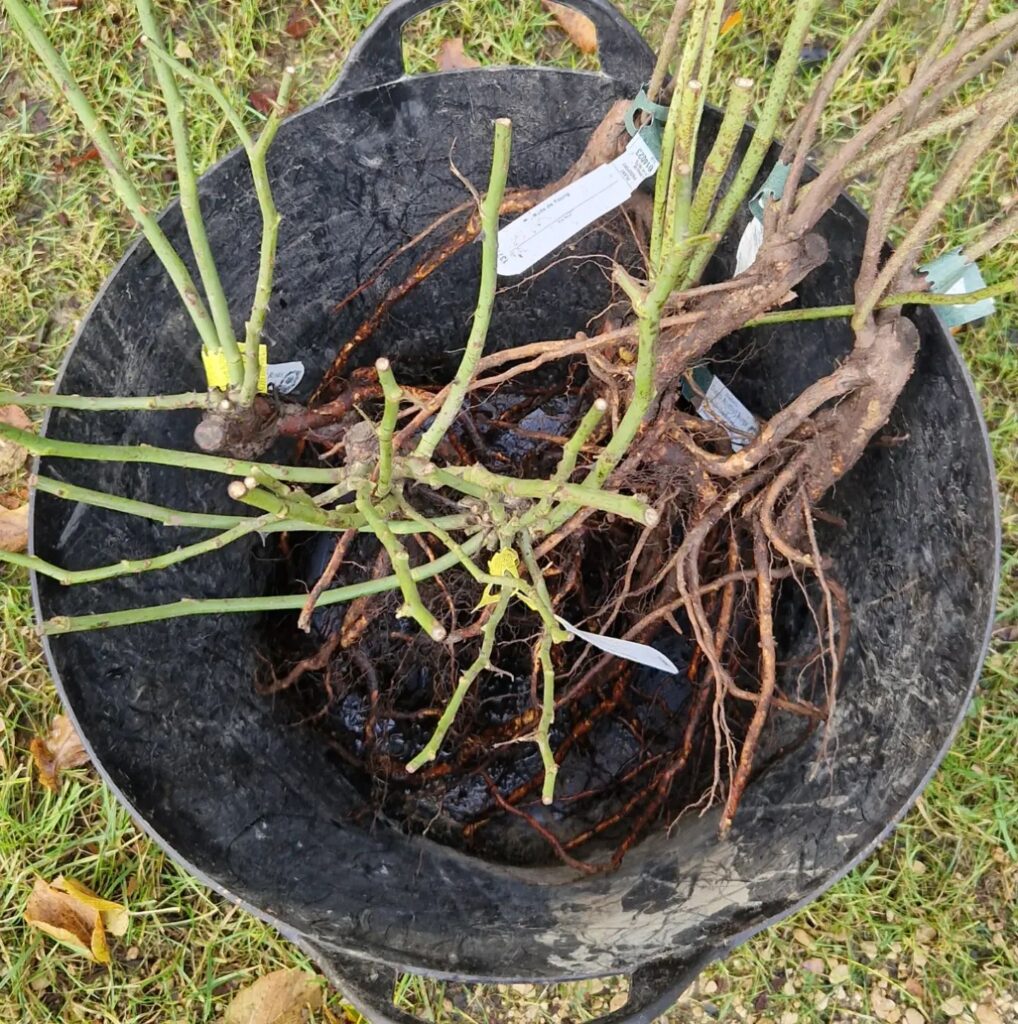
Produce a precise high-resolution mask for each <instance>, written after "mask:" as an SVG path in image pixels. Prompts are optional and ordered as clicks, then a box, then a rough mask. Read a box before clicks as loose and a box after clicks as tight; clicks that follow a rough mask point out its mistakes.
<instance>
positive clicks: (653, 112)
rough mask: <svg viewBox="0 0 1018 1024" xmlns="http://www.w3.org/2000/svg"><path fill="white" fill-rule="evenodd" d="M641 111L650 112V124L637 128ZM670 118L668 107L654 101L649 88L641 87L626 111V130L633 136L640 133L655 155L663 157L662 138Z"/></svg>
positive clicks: (658, 157) (659, 157)
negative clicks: (638, 115) (637, 118)
mask: <svg viewBox="0 0 1018 1024" xmlns="http://www.w3.org/2000/svg"><path fill="white" fill-rule="evenodd" d="M640 113H646V114H650V117H651V120H650V124H648V125H645V126H644V127H643V128H637V126H636V115H637V114H640ZM667 120H668V108H667V107H664V106H662V105H661V104H660V103H654V102H653V101H652V100H651V99H650V98H649V97H648V96H647V90H646V89H641V90H640V91H639V92H638V93H637V94H636V99H635V100H633V102H632V104H631V106H630V107H629V109H628V110H627V111H626V117H625V122H626V131H627V132H629V134H630V135H632V136H634V137H635V136H637V135H639V136H640V138H641V139H643V141H644V142H645V143H646V144H647V145H648V146H649V147H650V149H651V151H652V152H653V153H654V156H656V157H657V159H658V160H660V159H661V138H662V136H663V134H664V126H665V122H666V121H667Z"/></svg>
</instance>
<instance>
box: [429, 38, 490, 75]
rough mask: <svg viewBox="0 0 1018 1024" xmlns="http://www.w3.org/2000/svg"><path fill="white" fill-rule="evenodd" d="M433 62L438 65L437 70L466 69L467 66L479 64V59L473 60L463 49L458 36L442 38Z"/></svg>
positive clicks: (474, 66)
mask: <svg viewBox="0 0 1018 1024" xmlns="http://www.w3.org/2000/svg"><path fill="white" fill-rule="evenodd" d="M435 63H436V64H437V65H438V70H439V71H466V70H467V69H468V68H479V67H480V66H481V62H480V61H479V60H474V58H473V57H471V56H470V55H469V54H468V53H466V52H465V51H464V49H463V40H462V39H460V38H459V37H458V36H457V37H456V38H455V39H443V40H442V45H441V46H439V48H438V56H437V57H436V58H435Z"/></svg>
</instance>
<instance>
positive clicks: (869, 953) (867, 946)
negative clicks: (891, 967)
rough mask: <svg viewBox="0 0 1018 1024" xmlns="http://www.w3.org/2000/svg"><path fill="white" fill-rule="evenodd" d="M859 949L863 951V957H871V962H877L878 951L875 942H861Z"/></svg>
mask: <svg viewBox="0 0 1018 1024" xmlns="http://www.w3.org/2000/svg"><path fill="white" fill-rule="evenodd" d="M859 948H860V949H861V950H862V952H863V956H866V957H869V959H870V960H876V958H877V952H878V950H877V944H876V943H875V942H860V943H859Z"/></svg>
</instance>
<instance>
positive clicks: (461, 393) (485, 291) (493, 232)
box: [414, 118, 512, 459]
mask: <svg viewBox="0 0 1018 1024" xmlns="http://www.w3.org/2000/svg"><path fill="white" fill-rule="evenodd" d="M511 147H512V122H511V121H509V120H508V118H498V119H497V120H496V121H495V143H494V152H493V154H492V158H491V173H490V175H489V178H488V192H487V194H486V195H485V197H484V201H483V202H482V204H481V232H482V240H481V284H480V288H479V289H478V295H477V308H476V309H475V310H474V322H473V324H472V325H471V327H470V335H469V337H468V338H467V345H466V348H465V349H464V350H463V358H462V359H461V360H460V365H459V368H458V369H457V370H456V376H455V377H454V378H453V382H452V384H451V385H450V387H449V393H448V394H447V395H446V398H445V401H444V402H443V403H442V407H441V408H440V409H439V410H438V412H437V413H436V414H435V418H434V420H432V422H431V426H430V427H428V429H427V431H425V433H424V436H423V437H422V438H421V439H420V441H419V442H418V443H417V448H416V450H415V452H414V454H415V455H418V456H420V457H421V458H423V459H430V458H431V456H432V455H433V454H434V452H435V449H436V448H437V447H438V445H439V442H440V441H441V440H442V438H443V437H445V435H446V433H447V431H448V430H449V428H450V427H451V426H452V424H453V421H454V420H455V419H456V417H457V416H458V415H459V413H460V409H461V408H462V406H463V400H464V398H465V397H466V394H467V390H468V389H469V387H470V385H471V384H472V383H473V380H474V374H475V373H476V370H477V364H478V362H479V360H480V358H481V356H482V355H483V353H484V342H485V340H486V338H487V337H488V326H489V324H490V323H491V311H492V308H493V306H494V304H495V286H496V284H497V281H498V267H497V265H496V260H497V257H498V211H499V208H500V207H501V205H502V195H503V193H504V192H505V183H506V176H507V175H508V172H509V152H510V149H511Z"/></svg>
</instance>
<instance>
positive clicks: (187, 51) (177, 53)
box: [173, 39, 194, 60]
mask: <svg viewBox="0 0 1018 1024" xmlns="http://www.w3.org/2000/svg"><path fill="white" fill-rule="evenodd" d="M173 56H174V57H176V58H177V59H178V60H190V59H191V58H192V57H193V56H194V54H193V53H192V52H191V47H190V46H188V45H187V43H185V42H184V40H183V39H180V40H178V41H177V45H176V46H174V47H173Z"/></svg>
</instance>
